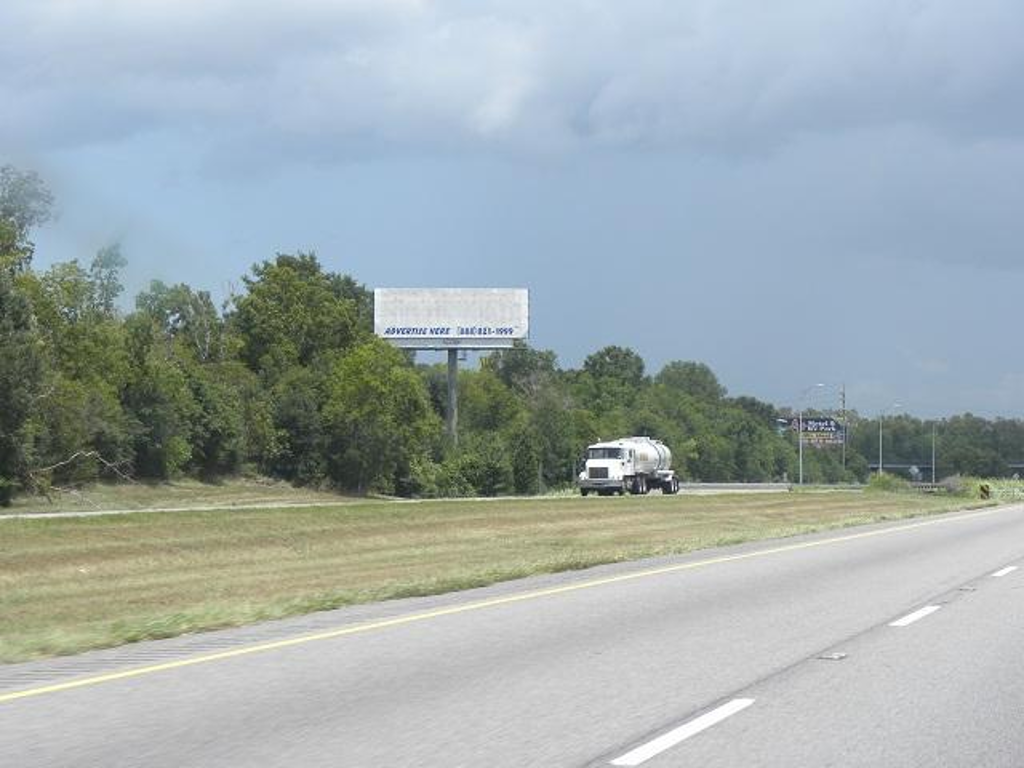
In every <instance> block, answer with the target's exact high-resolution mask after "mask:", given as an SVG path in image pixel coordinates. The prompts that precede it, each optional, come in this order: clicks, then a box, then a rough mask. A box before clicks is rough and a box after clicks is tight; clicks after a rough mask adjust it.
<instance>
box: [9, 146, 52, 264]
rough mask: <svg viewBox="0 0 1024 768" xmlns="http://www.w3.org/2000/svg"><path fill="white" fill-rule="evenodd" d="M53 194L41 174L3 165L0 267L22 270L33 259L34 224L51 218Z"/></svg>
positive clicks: (39, 223)
mask: <svg viewBox="0 0 1024 768" xmlns="http://www.w3.org/2000/svg"><path fill="white" fill-rule="evenodd" d="M52 209H53V195H52V194H51V193H50V190H49V189H47V187H46V185H45V184H44V183H43V181H42V179H40V178H39V175H38V174H36V173H35V172H32V171H27V172H26V171H19V170H18V169H17V168H15V167H14V166H12V165H4V166H0V269H10V270H14V271H22V270H25V269H27V268H28V267H29V265H30V264H31V262H32V254H33V252H34V250H35V246H34V245H33V243H32V241H31V240H29V233H30V231H31V230H32V228H33V227H37V226H39V225H41V224H45V223H46V222H47V221H49V219H50V216H51V213H52Z"/></svg>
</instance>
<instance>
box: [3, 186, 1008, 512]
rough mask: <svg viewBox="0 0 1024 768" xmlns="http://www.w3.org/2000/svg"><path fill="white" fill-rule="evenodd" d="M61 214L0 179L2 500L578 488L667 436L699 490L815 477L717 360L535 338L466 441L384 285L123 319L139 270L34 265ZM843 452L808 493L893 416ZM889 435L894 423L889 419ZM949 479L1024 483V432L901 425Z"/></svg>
mask: <svg viewBox="0 0 1024 768" xmlns="http://www.w3.org/2000/svg"><path fill="white" fill-rule="evenodd" d="M52 204H53V200H52V196H51V195H50V193H49V191H48V190H47V189H46V187H45V185H44V184H43V182H42V181H41V180H40V179H39V178H38V177H37V176H36V175H35V174H32V173H25V172H22V171H19V170H18V169H15V168H12V167H10V166H4V167H3V168H0V503H5V504H6V503H10V500H11V498H12V496H13V494H14V493H16V492H47V491H48V490H49V489H51V488H55V487H66V486H73V485H78V484H81V483H85V482H90V481H95V480H101V479H114V478H118V477H131V478H135V479H140V480H166V479H171V478H174V477H179V476H192V477H198V478H202V479H206V480H215V479H217V478H222V477H226V476H232V475H238V474H259V475H264V476H268V477H272V478H280V479H283V480H287V481H290V482H293V483H296V484H300V485H319V486H333V487H337V488H339V489H345V490H351V491H356V492H379V493H388V494H398V495H404V496H426V497H431V496H460V495H477V494H482V495H495V494H506V493H515V494H528V493H535V492H538V491H541V490H545V489H550V488H557V487H563V486H567V485H569V484H571V482H572V480H573V478H574V476H575V473H576V472H577V471H578V469H579V466H578V463H579V458H580V456H581V455H582V453H583V451H584V448H585V447H586V446H587V445H588V444H590V443H592V442H595V441H596V440H598V439H601V438H604V439H609V438H614V437H619V436H624V435H633V434H636V435H641V434H642V435H651V436H654V437H658V438H660V439H662V440H663V441H664V442H665V443H667V444H668V445H669V447H670V448H671V449H672V451H673V454H674V457H675V466H676V468H677V470H678V471H679V473H680V474H681V476H682V477H683V478H687V479H692V480H703V481H717V482H727V481H770V480H781V479H786V478H789V479H792V478H795V477H796V473H797V460H798V459H797V445H796V440H795V436H794V434H793V433H792V432H791V431H786V430H784V429H782V428H781V426H780V421H781V420H782V419H784V418H785V417H786V416H789V415H790V413H789V411H788V410H786V409H779V408H776V407H775V406H773V405H771V404H769V403H765V402H762V401H760V400H757V399H755V398H752V397H730V396H728V393H727V392H726V390H725V388H724V387H723V386H722V385H721V383H720V382H719V381H718V379H717V378H716V376H715V374H714V373H713V372H712V371H711V369H710V368H708V366H706V365H704V364H703V363H700V362H694V361H682V360H680V361H673V362H669V363H668V364H666V365H664V366H663V367H662V368H661V369H660V370H659V371H657V372H656V373H654V374H653V375H652V374H650V373H648V371H647V370H646V367H645V364H644V361H643V359H642V358H641V357H640V355H638V354H637V353H636V352H634V351H633V350H631V349H627V348H623V347H617V346H609V347H605V348H603V349H599V350H597V351H596V352H594V353H593V354H591V355H589V356H588V357H587V358H586V359H585V361H584V362H583V364H582V366H581V367H580V368H578V369H571V368H570V369H567V368H562V367H560V366H559V364H558V360H557V358H556V356H555V354H554V353H553V352H551V351H546V350H536V349H532V348H530V347H528V346H526V345H524V344H517V345H516V346H515V347H514V348H512V349H507V350H500V351H496V352H494V353H492V354H490V355H488V356H486V357H483V358H482V360H481V363H480V366H479V369H477V370H463V371H461V372H460V373H459V393H460V398H459V400H460V424H459V433H460V439H459V441H458V443H457V444H455V443H453V442H452V441H450V440H449V439H448V438H447V437H446V435H445V432H444V428H443V414H444V409H445V407H446V400H447V397H446V369H445V366H444V365H443V364H437V365H424V364H417V361H416V359H415V357H414V356H413V355H412V354H411V353H408V352H403V351H400V350H398V349H395V348H394V347H392V346H390V345H389V344H387V343H386V342H384V341H382V340H380V339H378V338H377V337H376V336H374V334H373V329H372V322H373V295H372V292H370V291H368V290H367V289H366V287H365V286H363V285H361V284H360V283H359V282H357V281H356V280H355V279H353V278H352V277H351V276H348V275H344V274H338V273H334V272H331V271H328V270H326V269H325V268H324V266H323V265H322V264H321V263H320V262H319V260H318V259H317V257H316V256H315V255H314V254H312V253H295V254H277V255H275V256H274V257H273V258H271V259H267V260H265V261H261V262H259V263H257V264H255V265H254V266H253V267H252V270H251V272H250V273H249V274H248V275H246V276H245V277H244V278H243V279H242V287H241V290H240V291H239V292H238V293H237V294H236V295H233V296H231V297H230V299H229V300H228V301H227V302H226V303H225V305H224V306H222V307H217V306H216V305H215V303H214V302H213V300H212V298H211V296H210V294H209V292H207V291H204V290H201V289H197V288H194V287H192V286H189V285H186V284H184V283H181V284H177V285H166V284H164V283H162V282H159V281H154V282H152V283H151V284H150V285H149V286H148V288H147V289H146V290H144V291H142V292H141V293H139V294H138V295H137V296H136V297H135V299H134V303H133V308H132V309H131V310H130V311H123V310H122V309H120V308H119V307H120V306H121V304H120V303H119V301H120V297H121V294H122V292H123V287H122V284H121V278H120V274H121V270H122V269H123V268H124V266H125V263H126V261H125V258H124V255H123V254H122V252H121V249H120V248H119V247H118V246H117V245H113V246H110V247H107V248H104V249H102V250H100V251H99V252H98V253H96V254H95V255H93V256H92V257H91V258H90V259H89V260H88V261H87V262H85V263H81V262H79V261H78V260H73V261H70V262H67V263H60V264H55V265H53V266H51V267H50V268H48V269H46V270H43V271H39V270H36V269H35V268H33V264H32V262H33V256H34V254H35V246H34V244H33V243H32V241H31V239H30V235H31V232H32V231H33V230H34V228H36V227H38V226H40V225H43V224H45V223H46V221H47V220H48V218H49V216H50V211H51V207H52ZM850 423H851V433H850V441H849V444H848V446H847V450H846V451H845V457H844V455H843V452H842V451H841V450H840V448H839V447H836V446H832V447H829V448H821V449H811V448H808V447H805V450H804V477H805V480H806V481H807V482H840V481H854V480H864V479H865V478H866V477H867V475H868V473H869V466H868V465H869V463H870V462H871V461H872V460H873V455H874V451H875V450H876V449H877V434H876V433H877V422H872V421H870V420H863V419H860V418H859V417H858V416H857V414H856V413H855V412H854V413H852V414H851V418H850ZM872 425H874V426H872ZM933 426H935V427H936V428H937V433H938V434H939V436H940V437H939V442H940V445H941V449H940V450H939V456H940V462H939V474H940V476H946V475H949V474H953V473H958V472H962V473H971V474H978V475H1001V474H1009V473H1010V472H1011V471H1012V469H1013V467H1012V466H1011V465H1012V464H1013V463H1014V461H1019V460H1024V423H1022V422H1021V421H1019V420H1009V419H998V420H995V421H992V420H986V419H982V418H979V417H975V416H971V415H970V414H967V415H964V416H956V417H953V418H950V419H945V420H942V421H941V422H939V423H938V424H937V425H933V424H932V422H924V421H921V420H918V419H914V418H911V417H909V416H899V417H890V418H887V419H886V422H885V426H884V439H885V440H886V445H885V456H886V460H887V461H890V462H892V463H907V462H914V461H921V460H922V458H923V457H929V456H930V451H931V448H930V444H931V443H930V441H931V435H932V427H933Z"/></svg>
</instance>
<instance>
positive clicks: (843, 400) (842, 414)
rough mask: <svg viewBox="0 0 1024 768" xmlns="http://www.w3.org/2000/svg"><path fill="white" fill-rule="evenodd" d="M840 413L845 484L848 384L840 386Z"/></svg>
mask: <svg viewBox="0 0 1024 768" xmlns="http://www.w3.org/2000/svg"><path fill="white" fill-rule="evenodd" d="M839 386H840V389H839V412H840V418H841V419H842V421H843V482H845V481H846V433H847V428H846V383H845V382H844V383H842V384H840V385H839Z"/></svg>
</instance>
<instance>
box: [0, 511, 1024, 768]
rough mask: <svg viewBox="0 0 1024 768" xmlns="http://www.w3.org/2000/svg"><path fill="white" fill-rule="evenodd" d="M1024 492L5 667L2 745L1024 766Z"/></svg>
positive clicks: (88, 753) (7, 755)
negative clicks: (862, 523) (987, 505)
mask: <svg viewBox="0 0 1024 768" xmlns="http://www.w3.org/2000/svg"><path fill="white" fill-rule="evenodd" d="M1022 639H1024V506H1020V505H1017V506H1011V507H1000V508H994V509H986V510H980V511H974V512H964V513H956V514H951V515H944V516H940V517H932V518H921V519H917V520H911V521H901V522H898V523H892V524H883V525H875V526H869V527H863V528H850V529H845V530H841V531H833V532H828V533H822V534H815V535H811V536H804V537H798V538H791V539H784V540H777V541H771V542H759V543H754V544H748V545H742V546H737V547H729V548H722V549H717V550H709V551H703V552H698V553H693V554H691V555H688V556H684V557H673V558H663V559H658V560H647V561H643V562H636V563H624V564H617V565H612V566H604V567H600V568H594V569H589V570H587V571H580V572H575V573H568V574H557V575H552V576H545V577H538V578H532V579H526V580H522V581H518V582H510V583H505V584H500V585H495V586H494V587H489V588H486V589H479V590H472V591H469V592H464V593H460V594H456V595H446V596H439V597H431V598H417V599H409V600H401V601H393V602H389V603H383V604H378V605H373V606H361V607H355V608H351V609H343V610H339V611H333V612H329V613H322V614H316V615H315V616H311V617H302V618H299V619H295V620H290V621H285V622H274V623H271V624H266V625H261V626H257V627H250V628H242V629H237V630H229V631H223V632H216V633H208V634H206V635H201V636H195V637H191V638H178V639H173V640H167V641H158V642H150V643H141V644H138V645H135V646H131V647H126V648H123V649H115V650H111V651H102V652H96V653H92V654H84V655H82V656H80V657H73V658H68V659H57V660H51V661H42V662H33V663H28V664H18V665H7V666H4V667H0V766H3V767H4V768H8V767H11V768H14V767H15V766H17V768H34V767H35V766H46V767H47V768H49V767H52V766H76V768H79V767H83V766H96V767H97V768H98V767H100V766H102V767H103V768H114V767H116V766H168V767H170V766H174V767H175V768H179V767H180V766H210V767H214V766H216V767H222V766H331V767H332V768H337V767H338V766H388V767H389V768H397V767H398V766H444V767H445V768H453V767H455V766H474V767H476V766H486V767H488V768H501V767H503V766H516V768H521V767H522V766H572V767H576V766H579V767H581V768H583V767H587V766H612V765H614V766H622V765H643V766H645V768H647V767H650V768H663V767H664V766H691V765H692V766H702V767H707V766H740V765H742V766H887V765H891V766H972V767H974V766H1006V767H1007V768H1010V767H1011V766H1012V767H1013V768H1019V767H1020V766H1021V765H1024V728H1022V727H1021V717H1022V715H1024V662H1022V651H1024V642H1022Z"/></svg>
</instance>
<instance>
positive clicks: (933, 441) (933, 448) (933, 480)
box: [932, 421, 935, 485]
mask: <svg viewBox="0 0 1024 768" xmlns="http://www.w3.org/2000/svg"><path fill="white" fill-rule="evenodd" d="M932 485H935V422H934V421H933V422H932Z"/></svg>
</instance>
